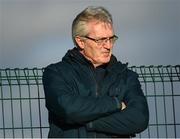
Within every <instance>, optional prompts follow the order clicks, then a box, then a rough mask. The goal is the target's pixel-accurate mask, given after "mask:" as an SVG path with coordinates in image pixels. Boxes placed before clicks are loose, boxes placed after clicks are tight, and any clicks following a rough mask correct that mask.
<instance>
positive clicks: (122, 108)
mask: <svg viewBox="0 0 180 139" xmlns="http://www.w3.org/2000/svg"><path fill="white" fill-rule="evenodd" d="M125 108H126V104H125V103H124V102H121V110H124V109H125Z"/></svg>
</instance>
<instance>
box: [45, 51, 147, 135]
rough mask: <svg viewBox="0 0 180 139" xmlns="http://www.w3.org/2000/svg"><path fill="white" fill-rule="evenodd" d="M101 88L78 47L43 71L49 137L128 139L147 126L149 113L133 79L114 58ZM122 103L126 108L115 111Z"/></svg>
mask: <svg viewBox="0 0 180 139" xmlns="http://www.w3.org/2000/svg"><path fill="white" fill-rule="evenodd" d="M105 70H106V72H105V77H104V80H102V81H101V86H99V84H98V83H97V81H96V78H95V72H94V67H93V65H92V64H91V62H89V61H88V60H86V59H85V58H84V57H83V55H81V54H80V53H79V51H78V49H77V48H74V49H72V50H69V51H68V52H67V53H66V55H65V56H64V57H63V59H62V61H61V62H59V63H56V64H51V65H49V66H47V67H46V68H45V70H44V73H43V85H44V91H45V99H46V107H47V109H48V111H49V124H50V131H49V137H63V138H65V137H74V138H78V137H84V138H86V137H104V138H107V137H129V136H131V135H134V134H136V133H139V132H141V131H143V130H145V129H146V128H147V125H148V121H149V112H148V105H147V101H146V98H145V96H144V94H143V92H142V89H141V85H140V83H139V81H138V75H137V74H136V73H135V72H133V71H131V70H129V69H128V68H127V65H126V64H122V63H121V62H118V61H117V60H116V58H115V57H114V56H112V57H111V60H110V62H109V63H108V64H107V66H106V69H105ZM122 101H123V102H125V104H126V106H127V107H126V109H124V110H122V111H121V110H120V108H121V105H120V104H121V103H120V102H122Z"/></svg>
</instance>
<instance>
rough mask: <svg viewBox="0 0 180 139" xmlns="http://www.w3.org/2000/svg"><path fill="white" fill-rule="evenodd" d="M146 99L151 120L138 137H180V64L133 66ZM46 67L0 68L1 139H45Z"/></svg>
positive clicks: (46, 115) (46, 130)
mask: <svg viewBox="0 0 180 139" xmlns="http://www.w3.org/2000/svg"><path fill="white" fill-rule="evenodd" d="M129 68H130V69H132V70H133V71H135V72H137V73H138V74H139V80H140V82H141V85H142V89H143V90H144V94H145V96H146V98H147V101H148V105H149V111H150V121H149V126H148V128H147V129H146V130H145V131H144V132H142V133H140V134H137V135H136V137H137V138H179V137H180V133H179V132H178V131H180V110H179V108H178V107H179V105H180V65H176V66H171V65H168V66H161V65H159V66H153V65H152V66H132V67H129ZM42 73H43V68H33V69H29V68H24V69H19V68H16V69H8V68H7V69H0V137H1V138H26V137H28V138H46V137H47V134H48V130H49V125H48V111H47V109H46V108H45V98H44V91H43V86H42Z"/></svg>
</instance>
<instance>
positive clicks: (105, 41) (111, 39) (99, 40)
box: [84, 35, 118, 45]
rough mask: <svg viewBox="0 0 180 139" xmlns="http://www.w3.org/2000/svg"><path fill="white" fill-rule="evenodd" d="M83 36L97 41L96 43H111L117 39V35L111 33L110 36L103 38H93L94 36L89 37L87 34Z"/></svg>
mask: <svg viewBox="0 0 180 139" xmlns="http://www.w3.org/2000/svg"><path fill="white" fill-rule="evenodd" d="M84 38H87V39H89V40H92V41H94V42H95V43H97V44H98V45H102V44H105V43H107V42H110V43H111V44H114V43H115V41H116V40H117V39H118V36H116V35H113V36H111V37H103V38H99V39H94V38H91V37H88V36H84Z"/></svg>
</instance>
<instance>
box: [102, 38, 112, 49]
mask: <svg viewBox="0 0 180 139" xmlns="http://www.w3.org/2000/svg"><path fill="white" fill-rule="evenodd" d="M103 46H104V48H106V49H110V48H112V46H113V44H112V42H111V41H110V40H106V41H105V42H104V44H103Z"/></svg>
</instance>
